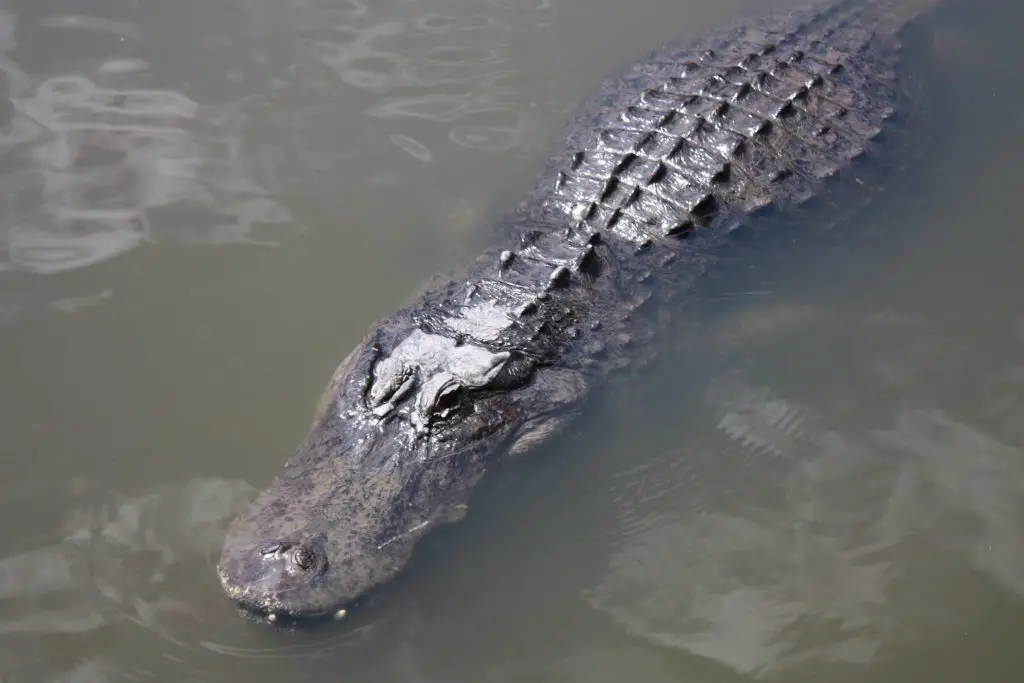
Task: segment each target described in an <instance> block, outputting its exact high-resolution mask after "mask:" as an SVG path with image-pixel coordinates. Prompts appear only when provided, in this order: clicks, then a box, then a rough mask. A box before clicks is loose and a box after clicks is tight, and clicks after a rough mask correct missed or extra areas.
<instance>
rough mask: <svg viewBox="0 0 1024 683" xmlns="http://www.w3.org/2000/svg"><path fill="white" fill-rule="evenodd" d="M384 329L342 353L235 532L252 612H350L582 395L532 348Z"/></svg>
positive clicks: (235, 574)
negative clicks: (311, 414)
mask: <svg viewBox="0 0 1024 683" xmlns="http://www.w3.org/2000/svg"><path fill="white" fill-rule="evenodd" d="M389 327H390V326H389ZM382 329H384V328H383V327H378V328H377V331H376V332H372V333H371V334H370V335H369V336H368V337H367V338H366V339H364V341H363V342H362V343H361V344H360V345H359V346H358V347H357V348H356V349H355V350H354V351H353V352H352V353H351V354H350V355H349V357H348V358H347V359H346V360H345V361H344V362H342V364H341V365H340V366H339V368H338V370H337V372H336V373H335V375H334V377H333V378H332V380H331V383H330V385H329V386H328V389H327V392H326V393H325V396H324V400H323V401H322V402H321V406H322V407H321V409H320V411H319V413H318V415H317V417H316V419H315V420H314V422H313V425H312V427H311V429H310V432H309V434H308V436H307V437H306V439H305V441H304V442H303V443H302V445H301V446H300V447H299V448H298V451H297V452H296V453H295V455H294V456H293V457H292V458H291V460H289V461H288V463H287V464H286V465H285V468H284V471H283V473H281V474H280V475H279V476H278V477H277V478H276V479H275V480H274V481H273V482H272V483H271V485H270V486H269V488H267V489H266V490H264V491H263V492H262V493H261V494H259V495H258V496H257V498H256V499H255V500H254V501H253V503H252V504H251V506H250V508H249V509H248V510H247V511H246V512H244V513H243V514H241V515H240V516H239V517H237V518H236V519H235V520H233V522H232V523H231V525H230V528H229V529H228V534H227V539H226V541H225V544H224V550H223V554H222V557H221V560H220V563H219V565H218V574H219V576H220V580H221V584H222V586H223V588H224V590H225V591H226V593H227V594H228V595H229V596H230V597H231V598H233V599H234V600H235V601H236V602H237V603H239V604H240V605H241V606H242V607H243V608H245V609H246V610H248V611H250V612H252V613H255V614H258V615H264V616H265V617H267V618H269V619H270V620H275V619H277V618H278V617H287V618H291V619H301V618H305V617H318V616H329V615H337V616H342V615H344V614H345V611H346V610H347V609H348V608H349V607H350V605H351V604H352V603H353V602H354V601H355V600H357V599H358V598H359V597H360V596H362V595H364V594H365V593H366V592H367V591H369V590H370V589H371V588H373V587H375V586H377V585H379V584H381V583H383V582H385V581H388V580H389V579H391V578H392V577H394V576H395V575H396V574H397V573H398V572H399V571H400V570H401V569H402V567H403V566H404V565H405V564H406V563H407V562H408V560H409V557H410V555H411V553H412V550H413V547H414V545H415V544H416V542H417V541H418V540H419V539H420V538H421V537H422V536H423V535H424V534H425V533H427V532H428V531H429V530H431V529H432V528H434V527H436V526H437V525H438V524H440V523H442V522H445V521H450V520H452V519H453V518H455V517H457V513H458V511H460V510H461V509H462V508H463V507H464V502H463V501H464V499H465V494H466V493H467V492H468V489H470V488H471V487H472V486H473V485H474V484H475V483H476V482H477V481H478V480H479V479H480V477H481V476H482V475H483V473H484V471H485V469H486V467H487V466H488V465H489V464H490V463H491V462H493V460H494V459H495V457H496V456H498V455H501V454H502V453H509V452H512V453H516V452H521V451H524V450H526V449H527V448H529V447H530V446H532V445H534V444H536V443H538V442H540V441H542V440H544V438H545V437H546V436H548V435H550V434H551V433H552V432H553V431H554V429H555V427H556V426H557V425H558V424H561V423H563V422H564V421H565V419H566V417H567V415H568V412H569V411H570V410H571V409H573V408H575V407H577V406H578V404H579V402H580V400H581V398H582V397H583V395H584V393H585V384H584V381H583V379H582V377H581V376H580V375H579V374H577V373H575V372H572V371H569V370H564V369H556V368H553V367H548V366H543V365H540V364H538V363H536V362H535V361H534V360H532V359H531V358H529V357H527V356H525V355H521V354H518V353H515V352H492V351H490V350H488V349H486V348H484V347H483V346H477V345H475V344H473V343H466V342H461V341H457V340H452V339H449V338H447V337H444V336H441V335H433V334H427V333H424V332H422V331H420V330H419V329H416V328H414V327H407V328H405V329H404V331H403V332H402V333H401V334H394V333H393V332H392V333H391V334H389V336H390V337H391V339H390V340H385V339H384V334H383V332H381V330H382Z"/></svg>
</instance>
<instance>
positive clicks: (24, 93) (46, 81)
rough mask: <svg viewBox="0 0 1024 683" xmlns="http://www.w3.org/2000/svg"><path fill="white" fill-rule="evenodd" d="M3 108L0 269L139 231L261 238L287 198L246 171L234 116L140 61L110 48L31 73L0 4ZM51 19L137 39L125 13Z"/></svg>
mask: <svg viewBox="0 0 1024 683" xmlns="http://www.w3.org/2000/svg"><path fill="white" fill-rule="evenodd" d="M0 23H2V25H3V28H2V29H0V32H2V35H3V40H2V41H0V51H2V52H3V53H4V55H5V57H4V59H3V62H2V63H0V68H2V69H3V71H4V73H5V74H6V76H7V80H8V83H9V85H8V92H7V101H8V102H9V103H10V106H11V108H12V111H13V113H12V116H11V119H10V120H9V121H8V122H7V124H6V126H5V129H6V130H5V135H4V136H3V139H2V145H3V146H2V154H3V157H4V163H3V169H2V173H3V175H2V176H0V192H2V195H3V206H4V216H3V218H4V221H3V223H4V225H3V234H2V235H0V244H3V245H4V247H5V249H4V253H5V257H6V258H5V259H4V260H3V261H2V262H0V269H4V268H6V269H19V270H26V271H30V272H34V273H42V274H49V273H57V272H62V271H67V270H72V269H76V268H82V267H85V266H89V265H92V264H95V263H98V262H100V261H104V260H106V259H109V258H112V257H114V256H117V255H118V254H122V253H124V252H126V251H128V250H131V249H133V248H135V247H137V246H139V245H140V244H142V243H144V242H148V243H155V244H161V243H166V242H176V241H178V242H191V243H199V244H224V243H238V242H245V243H261V242H263V241H264V240H262V239H261V238H260V237H259V236H258V235H259V232H258V228H259V227H260V226H261V225H271V226H273V225H280V224H285V223H288V222H289V221H290V220H291V216H290V214H289V212H288V210H287V209H286V208H285V207H284V206H282V205H281V204H280V203H279V202H277V201H276V200H275V199H274V198H273V197H272V196H271V195H269V194H268V191H267V190H266V189H265V188H263V187H261V186H260V185H259V183H258V182H256V181H255V180H254V179H253V178H252V177H250V176H249V174H248V173H247V170H246V168H245V165H244V161H243V160H241V159H240V158H239V157H240V152H239V149H238V135H239V130H240V129H241V127H242V125H243V123H244V121H243V120H241V119H240V117H239V116H238V115H237V114H236V113H235V112H234V111H232V109H231V108H228V107H216V106H203V105H200V104H199V103H198V102H196V101H194V100H192V99H191V98H189V97H188V96H187V95H185V94H183V93H181V92H177V91H171V90H162V89H158V88H151V87H147V82H148V81H150V80H151V79H149V78H148V75H147V72H148V70H149V65H148V64H147V63H146V62H145V61H143V60H140V59H125V58H118V57H112V58H111V59H110V60H107V61H102V62H99V63H98V64H97V65H95V66H93V67H92V68H91V69H90V70H85V71H83V72H82V73H65V74H60V75H55V76H51V77H43V76H35V75H32V74H29V73H26V72H25V71H23V70H22V69H20V68H19V67H18V66H17V64H16V63H15V62H14V61H13V59H12V52H13V51H14V49H15V47H16V45H17V39H18V31H17V19H16V17H14V15H12V14H11V13H10V12H3V13H2V14H0ZM40 24H41V25H42V26H44V27H49V28H54V29H60V30H69V29H77V30H100V31H108V32H113V33H115V34H117V35H119V36H121V37H125V36H129V37H131V38H132V39H133V40H141V30H140V29H138V28H137V27H134V26H133V25H132V24H130V23H129V22H110V21H106V20H101V19H90V18H88V17H81V16H71V15H55V16H49V17H44V18H43V19H41V20H40Z"/></svg>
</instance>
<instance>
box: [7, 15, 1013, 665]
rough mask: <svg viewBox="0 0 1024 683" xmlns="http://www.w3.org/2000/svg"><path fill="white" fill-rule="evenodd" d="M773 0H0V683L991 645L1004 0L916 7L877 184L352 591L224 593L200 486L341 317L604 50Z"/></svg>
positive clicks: (960, 660) (645, 661) (997, 621)
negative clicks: (912, 40) (254, 602)
mask: <svg viewBox="0 0 1024 683" xmlns="http://www.w3.org/2000/svg"><path fill="white" fill-rule="evenodd" d="M766 4H768V3H760V2H753V1H752V0H748V1H747V2H744V1H742V0H731V1H730V2H715V3H710V2H704V1H703V0H687V1H686V2H667V1H665V2H662V1H659V0H643V1H642V2H635V3H628V4H627V3H590V2H584V1H583V0H566V1H564V2H559V3H553V2H548V1H547V0H507V1H506V0H501V1H499V0H494V1H492V2H468V1H466V0H382V1H379V2H374V3H362V2H356V1H354V0H347V1H346V0H293V1H292V2H274V3H271V2H258V1H256V0H214V1H203V2H200V1H198V0H176V1H175V2H170V1H164V2H152V1H150V2H147V1H144V0H89V1H87V2H82V1H79V2H70V1H69V0H21V1H20V2H19V1H16V0H0V90H2V93H3V96H2V99H0V150H2V154H0V212H2V213H0V218H2V220H0V349H2V351H3V355H2V358H0V387H2V389H0V534H2V538H3V539H4V541H5V542H4V543H3V546H2V551H0V679H2V680H3V681H4V683H9V682H21V681H32V682H39V681H43V682H51V681H53V682H57V681H60V682H62V683H63V682H75V683H79V682H87V683H92V682H100V681H128V680H159V681H176V682H177V681H238V680H246V681H251V682H253V683H257V682H259V681H272V680H273V681H280V680H287V681H314V680H316V681H321V680H324V679H325V677H326V678H329V679H331V680H336V679H338V678H339V677H348V678H354V679H358V680H381V681H385V680H386V681H406V680H408V681H446V682H447V681H462V680H465V681H566V680H571V681H575V680H586V681H605V680H607V681H618V680H621V679H623V678H625V677H628V678H629V679H631V680H635V681H643V682H645V683H647V682H652V683H656V682H660V681H679V680H686V681H704V682H708V683H721V682H725V681H737V680H749V679H753V678H767V679H775V680H786V681H815V682H816V683H818V682H820V681H872V682H873V683H884V682H888V681H892V682H896V681H900V682H902V681H906V680H907V679H908V678H911V677H913V678H921V679H927V680H931V681H962V680H971V681H978V682H985V681H993V682H995V681H1012V680H1020V679H1021V677H1022V674H1024V664H1022V663H1021V660H1020V658H1019V657H1018V656H1017V647H1019V645H1018V643H1019V642H1020V639H1021V637H1022V636H1024V601H1022V595H1024V540H1022V539H1024V533H1022V532H1024V454H1022V446H1024V427H1022V425H1024V419H1022V418H1024V311H1022V310H1021V306H1020V304H1019V297H1018V296H1017V292H1018V291H1019V290H1020V289H1021V288H1022V287H1024V276H1022V275H1021V269H1020V268H1019V262H1020V254H1021V253H1024V237H1022V232H1021V231H1020V230H1018V227H1019V226H1020V223H1021V220H1020V217H1019V216H1020V210H1019V206H1018V204H1019V202H1018V197H1019V189H1018V185H1019V179H1020V178H1021V177H1024V166H1022V161H1021V160H1022V159H1024V124H1022V123H1021V122H1022V121H1024V99H1022V95H1021V93H1024V76H1022V75H1021V73H1020V72H1019V69H1018V68H1017V65H1019V64H1020V63H1022V60H1024V53H1022V52H1021V48H1019V47H1018V45H1019V44H1020V43H1019V40H1018V35H1017V28H1016V27H1018V26H1020V25H1021V21H1022V20H1024V16H1022V15H1021V11H1020V10H1019V9H1017V6H1016V4H1015V3H1010V2H996V1H995V0H991V1H986V2H974V3H966V2H957V0H950V2H949V4H948V5H947V6H946V7H945V8H944V9H943V10H942V11H941V12H940V13H939V14H938V15H937V16H935V17H934V18H932V19H930V20H929V26H930V27H931V29H933V32H931V33H929V34H928V35H929V36H930V37H929V38H928V41H927V44H926V46H925V48H926V53H927V54H926V55H922V61H924V58H925V57H927V60H928V63H929V64H931V67H930V69H929V71H928V79H927V83H928V84H929V86H930V87H931V88H932V90H930V91H929V97H928V103H929V104H928V106H929V109H930V111H929V116H926V117H925V120H926V125H925V126H924V129H923V130H922V140H923V141H924V142H923V143H922V144H921V145H920V146H919V148H918V151H919V154H916V155H914V157H913V158H912V159H908V163H907V168H906V169H904V170H903V171H902V172H901V173H900V174H899V175H898V176H897V177H896V178H895V179H894V181H893V182H892V184H891V187H887V188H886V192H885V193H884V194H883V195H882V196H881V197H880V198H879V199H878V200H876V201H875V202H874V203H873V204H872V205H871V206H870V207H868V208H867V209H865V210H864V211H863V212H861V213H859V214H858V215H857V217H856V218H855V219H853V220H852V221H850V222H848V223H844V224H842V225H839V226H836V227H835V228H834V229H832V230H830V231H827V232H825V233H824V234H823V233H822V232H821V231H809V233H813V234H807V235H796V234H794V235H789V236H786V237H785V238H784V239H780V240H773V241H768V242H766V243H765V245H764V249H763V250H753V251H750V250H746V251H744V250H740V251H739V252H737V253H738V254H739V255H738V256H736V257H735V258H732V259H730V260H728V261H726V262H725V263H723V264H722V266H721V267H720V268H719V269H718V270H717V271H716V274H715V276H714V277H712V278H710V279H709V280H708V281H707V282H706V283H704V285H703V286H702V288H701V289H700V291H699V292H698V293H697V294H696V295H695V296H694V297H693V299H691V300H690V301H689V302H688V303H686V304H685V305H682V306H681V307H680V310H679V311H678V315H677V316H676V322H675V323H674V324H673V326H672V327H671V329H667V330H666V331H665V335H664V337H663V339H662V340H661V344H660V346H662V347H663V350H664V353H663V354H662V356H661V358H660V359H659V361H658V362H657V363H656V364H655V365H654V366H653V367H651V368H648V369H646V370H644V371H643V372H642V373H640V374H638V375H635V376H633V377H632V378H631V379H630V380H628V381H625V382H623V383H622V384H620V385H617V386H616V389H615V390H614V391H610V392H608V393H607V394H606V395H604V396H602V397H601V398H600V400H599V401H598V402H597V403H596V405H594V406H593V407H592V408H591V410H590V411H589V412H588V413H587V415H586V416H585V417H584V418H583V419H582V420H581V421H580V422H579V423H578V424H577V425H576V426H575V428H574V429H573V430H571V431H570V432H569V433H568V434H567V435H566V436H565V437H564V438H561V439H559V440H558V441H557V442H556V443H552V444H551V445H550V446H549V447H547V448H545V449H543V451H542V452H540V453H537V454H536V456H534V457H531V458H528V459H525V460H523V461H521V462H517V463H513V464H509V465H507V466H502V467H499V468H497V469H496V470H495V471H494V472H493V474H492V475H491V476H490V477H489V478H488V479H487V480H486V481H485V483H484V484H483V485H482V486H481V487H480V489H479V490H478V492H477V495H476V496H475V497H474V500H473V506H472V510H471V514H470V515H469V517H468V518H467V519H466V520H465V521H464V522H463V523H461V524H459V525H457V526H455V527H452V528H450V529H446V530H445V531H443V532H441V533H438V534H436V535H435V536H433V537H430V538H429V539H428V540H427V541H425V542H424V543H422V544H421V546H420V548H419V550H418V551H417V554H416V557H415V560H414V562H413V564H412V565H411V566H410V568H409V571H408V572H407V573H406V574H404V575H403V576H402V577H401V578H400V579H399V580H398V581H396V582H395V583H394V584H392V585H391V586H389V587H388V589H387V590H385V591H382V592H381V593H380V594H379V595H376V596H374V598H373V599H372V600H370V601H369V603H368V604H367V605H366V606H365V608H364V609H361V610H360V611H359V612H358V613H356V614H353V615H352V616H351V617H350V618H349V619H347V620H346V621H345V622H343V623H342V624H339V625H337V626H336V627H333V628H328V629H318V630H315V631H300V632H289V631H284V630H280V629H271V628H267V627H265V626H261V625H258V624H254V623H251V622H249V621H247V620H244V619H242V618H240V617H239V616H238V615H237V614H236V613H235V611H234V610H233V609H232V608H231V606H230V605H229V604H227V602H226V601H225V600H224V599H223V598H222V596H221V594H220V591H219V588H218V585H217V582H216V576H215V573H214V564H215V562H216V559H217V556H218V554H219V550H220V542H221V538H222V534H223V529H224V526H225V525H226V522H227V520H228V519H229V518H230V516H231V515H232V514H233V513H234V512H235V511H237V510H238V509H239V508H240V507H241V506H242V505H244V503H245V501H246V500H247V499H248V498H249V496H250V495H251V494H252V491H253V487H259V486H262V485H264V484H265V483H266V482H268V481H269V479H270V477H272V476H273V474H274V473H276V472H277V471H278V470H279V469H280V466H281V464H282V463H283V461H284V459H285V458H286V457H287V456H288V454H289V453H290V452H291V451H292V449H293V448H294V446H295V445H296V444H297V442H298V441H299V439H300V438H301V436H302V435H303V432H304V430H305V429H306V427H307V425H308V421H309V419H310V417H311V413H312V410H313V406H314V405H315V403H316V401H317V398H318V396H319V393H320V390H321V389H322V387H323V385H324V383H325V382H326V380H327V377H328V376H329V374H330V372H331V371H332V369H333V367H334V365H335V364H336V363H337V362H338V361H339V360H340V359H341V358H342V357H344V355H345V354H346V353H347V352H348V350H349V349H350V348H351V347H352V346H353V345H354V344H355V343H356V342H357V341H358V340H359V338H360V337H361V335H362V333H363V331H364V330H365V329H366V327H367V325H369V324H370V323H371V322H372V321H373V320H374V319H375V318H378V317H380V316H383V315H386V314H388V313H390V312H392V311H393V310H395V309H396V308H397V307H398V306H400V305H402V304H403V303H404V302H405V301H407V300H408V299H409V297H410V296H411V295H412V293H413V292H414V291H415V289H416V288H417V287H418V286H419V285H420V284H421V283H422V282H423V281H424V280H425V279H426V278H427V277H428V276H430V275H431V274H432V273H434V272H436V271H437V270H438V269H440V268H443V267H446V266H450V265H454V264H457V263H459V262H460V261H462V260H465V259H467V258H470V257H471V256H472V255H473V253H474V252H475V251H476V250H477V249H478V248H479V247H480V246H482V245H484V244H487V243H488V242H490V241H492V240H493V239H494V237H495V232H494V230H493V229H492V228H491V223H490V220H491V219H492V218H493V217H494V216H495V215H496V214H497V213H499V212H500V211H501V210H502V209H504V208H506V207H507V206H508V205H509V204H510V203H511V202H513V201H515V199H516V198H517V196H518V195H519V194H521V193H522V192H523V191H524V190H525V189H526V187H527V186H528V184H529V182H530V181H531V178H532V176H533V174H534V173H535V172H536V170H537V169H538V168H539V166H540V163H541V161H542V159H543V156H544V154H545V153H546V151H547V150H548V149H549V147H550V145H551V144H552V143H553V141H554V139H555V135H556V132H557V130H558V128H559V124H560V122H561V121H562V120H563V119H564V117H565V115H566V113H567V112H568V111H569V110H570V109H571V107H572V106H573V105H574V104H575V103H577V102H578V101H579V100H580V98H582V97H584V96H585V95H586V94H587V93H588V91H589V90H590V89H592V88H593V87H594V85H595V84H596V83H597V82H598V81H599V80H600V79H601V78H603V77H605V76H607V75H610V74H612V73H614V72H615V70H616V69H618V68H621V67H622V66H623V65H625V64H627V63H628V62H629V61H630V60H631V59H635V58H639V57H641V56H642V55H643V54H645V53H646V52H647V51H648V50H649V49H650V48H652V47H654V46H656V45H657V44H659V43H661V42H663V41H665V40H669V39H673V38H678V37H688V36H698V35H700V34H701V33H703V32H705V31H707V30H710V29H711V28H713V27H716V26H720V25H723V24H725V23H728V22H730V21H732V20H734V19H735V18H736V17H738V16H741V15H743V14H744V13H746V12H749V11H751V10H752V9H754V8H756V7H762V6H764V5H766ZM771 4H774V5H782V4H784V3H783V2H780V1H777V0H773V2H772V3H771Z"/></svg>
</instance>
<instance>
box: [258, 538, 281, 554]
mask: <svg viewBox="0 0 1024 683" xmlns="http://www.w3.org/2000/svg"><path fill="white" fill-rule="evenodd" d="M284 549H285V545H284V543H281V542H280V541H271V542H270V543H267V544H266V545H264V546H263V547H261V548H260V550H259V553H260V555H262V556H263V557H268V556H270V555H276V554H277V553H279V552H281V551H282V550H284Z"/></svg>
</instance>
